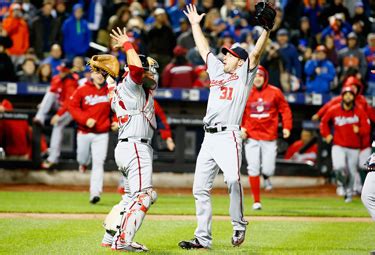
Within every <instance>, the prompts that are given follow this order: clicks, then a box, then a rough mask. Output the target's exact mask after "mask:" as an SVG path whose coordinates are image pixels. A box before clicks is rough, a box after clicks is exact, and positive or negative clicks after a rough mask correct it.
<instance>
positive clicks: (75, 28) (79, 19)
mask: <svg viewBox="0 0 375 255" xmlns="http://www.w3.org/2000/svg"><path fill="white" fill-rule="evenodd" d="M252 2H254V1H252V0H248V1H244V0H242V1H240V0H226V1H220V0H217V1H213V0H202V1H198V2H197V3H196V4H197V6H198V9H199V11H201V12H206V13H207V15H206V16H205V19H204V22H203V30H204V32H205V35H206V36H207V38H208V39H209V41H210V46H211V48H212V51H213V52H214V53H218V54H220V48H221V47H223V46H230V45H232V44H233V43H234V42H239V43H241V45H242V46H243V47H244V48H246V49H248V50H251V49H252V47H254V45H255V42H256V40H257V38H258V37H259V35H260V32H261V30H262V28H261V27H259V26H256V22H255V19H254V15H253V13H254V4H253V3H252ZM186 3H187V2H186V1H185V0H176V1H165V2H163V1H156V0H148V1H141V2H138V1H121V0H117V1H109V0H91V1H89V0H80V1H69V0H55V1H54V0H43V1H41V0H34V1H33V0H31V1H30V0H23V1H21V0H14V1H1V3H0V20H1V23H0V59H1V61H0V62H1V65H0V80H1V81H19V82H36V83H48V82H50V81H51V79H52V77H53V76H54V75H56V74H58V72H59V71H58V68H57V67H58V66H59V65H60V64H61V62H62V61H63V60H67V61H69V62H71V63H72V65H73V67H72V69H71V70H72V72H74V73H75V74H76V75H77V76H78V77H83V76H84V72H85V60H86V58H87V57H90V56H92V55H93V54H94V53H96V52H97V51H96V50H95V48H96V49H97V47H95V46H94V45H93V44H91V45H90V43H91V42H92V43H97V44H98V45H101V46H104V47H105V48H106V49H108V52H110V53H111V54H115V55H116V56H118V58H119V59H120V62H121V63H122V64H124V63H125V54H124V52H122V51H121V50H120V51H114V50H113V49H112V47H111V40H110V37H109V33H110V31H111V30H112V29H113V28H115V27H126V28H127V31H128V35H129V36H130V37H131V38H132V41H133V45H134V47H135V49H136V50H137V51H138V52H139V53H142V54H146V55H148V56H151V57H153V58H155V59H157V60H158V62H159V65H160V69H159V72H160V73H161V77H160V87H169V88H176V87H180V88H193V87H195V88H205V87H208V85H209V81H208V77H207V74H206V73H205V72H204V71H205V69H204V66H203V65H204V61H203V60H202V59H201V58H200V56H199V54H198V52H197V49H196V48H195V44H194V41H193V36H192V32H191V29H190V27H189V26H190V25H189V22H188V21H187V19H186V17H185V16H184V14H183V12H182V9H183V8H184V6H185V4H186ZM275 5H276V8H277V17H276V24H275V26H274V29H273V31H272V33H271V37H270V38H271V40H270V41H269V44H268V46H267V48H266V54H264V56H263V58H262V60H261V64H262V65H263V66H264V67H265V68H266V69H267V70H268V71H269V73H270V77H269V81H270V83H271V84H273V85H275V86H276V87H279V88H281V89H282V91H284V92H290V91H306V92H316V93H329V92H336V93H338V92H340V90H341V87H342V84H343V82H344V81H345V79H346V78H347V77H348V76H356V77H357V78H358V79H359V80H360V81H361V83H362V86H363V87H364V88H363V91H364V92H365V94H367V95H375V74H372V73H371V72H370V70H372V69H374V68H375V33H374V31H375V25H374V22H373V17H374V13H375V1H371V0H353V1H349V0H331V1H329V0H327V1H325V0H324V1H323V0H304V1H302V0H300V1H297V0H278V1H276V3H275Z"/></svg>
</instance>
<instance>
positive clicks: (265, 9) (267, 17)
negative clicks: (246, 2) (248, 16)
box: [255, 1, 276, 31]
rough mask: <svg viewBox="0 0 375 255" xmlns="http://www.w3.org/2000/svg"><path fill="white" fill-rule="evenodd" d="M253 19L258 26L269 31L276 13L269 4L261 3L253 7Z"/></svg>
mask: <svg viewBox="0 0 375 255" xmlns="http://www.w3.org/2000/svg"><path fill="white" fill-rule="evenodd" d="M255 15H256V16H255V18H256V20H257V21H258V24H259V25H260V26H262V27H263V28H264V29H266V30H267V31H270V30H271V29H272V28H273V25H274V24H275V17H276V11H275V9H274V7H273V5H272V4H271V3H268V2H265V1H261V2H258V3H257V4H256V5H255Z"/></svg>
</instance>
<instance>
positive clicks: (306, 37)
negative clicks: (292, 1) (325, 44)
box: [290, 17, 317, 56]
mask: <svg viewBox="0 0 375 255" xmlns="http://www.w3.org/2000/svg"><path fill="white" fill-rule="evenodd" d="M300 22H301V23H300V27H299V30H298V31H295V32H294V33H292V35H291V40H290V41H291V43H293V44H294V46H296V47H297V49H298V51H299V52H300V54H301V55H302V56H303V55H304V54H305V52H306V49H307V48H310V49H315V47H316V45H317V43H316V39H315V37H314V36H313V34H312V32H311V29H310V22H309V19H308V18H307V17H302V18H301V20H300Z"/></svg>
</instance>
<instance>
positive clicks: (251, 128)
mask: <svg viewBox="0 0 375 255" xmlns="http://www.w3.org/2000/svg"><path fill="white" fill-rule="evenodd" d="M263 71H264V72H265V73H266V75H265V79H264V84H263V86H262V88H261V89H260V90H259V89H257V88H256V87H255V86H253V88H252V89H251V91H250V95H249V98H248V100H247V103H246V108H245V112H244V115H243V117H242V125H241V126H242V127H244V128H245V129H246V133H247V135H248V136H249V137H250V138H252V139H255V140H265V141H272V140H276V139H277V128H278V123H279V113H280V114H281V117H282V124H283V128H285V129H288V130H291V129H292V112H291V110H290V107H289V104H288V102H287V101H286V100H285V97H284V95H283V93H282V92H281V90H280V89H278V88H277V87H275V86H272V85H270V84H268V72H267V71H266V70H265V69H264V68H263Z"/></svg>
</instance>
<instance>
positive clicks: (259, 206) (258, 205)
mask: <svg viewBox="0 0 375 255" xmlns="http://www.w3.org/2000/svg"><path fill="white" fill-rule="evenodd" d="M253 210H255V211H256V210H262V204H261V203H259V202H255V203H254V204H253Z"/></svg>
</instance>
